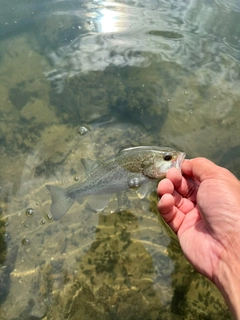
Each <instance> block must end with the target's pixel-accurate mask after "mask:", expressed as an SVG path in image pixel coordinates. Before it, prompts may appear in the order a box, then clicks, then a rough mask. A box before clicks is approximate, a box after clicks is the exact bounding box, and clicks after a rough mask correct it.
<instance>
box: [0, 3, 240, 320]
mask: <svg viewBox="0 0 240 320" xmlns="http://www.w3.org/2000/svg"><path fill="white" fill-rule="evenodd" d="M1 4H2V6H3V7H2V9H1V11H0V21H1V26H0V41H1V42H0V96H1V104H0V124H1V125H0V152H1V153H0V154H1V168H0V181H1V182H0V184H1V193H0V206H1V218H2V219H1V223H0V230H1V232H0V251H1V255H0V263H1V266H2V267H1V275H0V276H1V282H0V302H1V308H0V317H1V319H6V320H12V319H71V320H73V319H123V318H125V319H206V318H207V319H228V318H230V316H229V313H228V311H227V308H226V306H225V304H224V301H223V299H222V298H221V296H220V294H219V293H218V291H217V290H216V288H215V287H214V286H213V285H212V284H210V283H209V282H208V281H207V280H206V279H204V278H203V277H201V276H200V275H198V274H197V273H196V272H195V271H194V270H193V269H192V268H191V266H190V265H189V264H188V263H187V262H186V260H185V258H184V257H183V255H182V253H181V250H180V248H179V246H178V244H177V241H176V238H175V236H174V235H173V234H172V233H171V232H170V231H169V229H168V228H167V227H166V226H165V225H164V223H163V222H162V221H161V219H160V218H159V217H158V214H157V210H156V201H157V199H156V195H155V194H154V193H153V194H152V195H151V196H150V197H149V198H148V199H144V200H141V201H140V200H139V199H138V198H137V197H136V196H135V194H134V193H133V192H129V193H127V194H126V195H125V194H123V195H121V197H120V196H118V197H117V198H114V199H112V201H110V203H109V206H108V207H107V208H106V209H105V212H104V213H100V214H94V213H93V212H92V211H91V210H90V209H89V208H88V207H87V205H86V203H85V202H84V201H83V202H82V203H81V204H78V203H76V204H75V205H74V206H73V207H72V208H71V209H70V210H69V213H68V214H67V215H66V216H64V217H63V218H62V219H61V220H60V221H59V222H57V223H56V222H53V221H52V220H51V216H50V215H49V208H50V202H51V201H50V195H49V193H48V191H47V189H46V187H45V185H46V184H49V183H50V184H55V185H63V186H68V185H70V184H73V183H74V182H75V181H76V180H79V179H81V178H82V177H83V176H84V170H83V168H82V167H81V164H80V161H79V160H80V159H81V158H92V159H100V158H105V157H108V156H109V155H110V154H114V152H116V150H117V149H119V148H120V147H121V146H124V147H126V146H131V145H139V144H145V145H151V144H152V145H165V146H169V147H175V148H178V149H180V150H182V151H185V152H186V153H187V155H188V157H196V156H206V157H208V158H210V159H211V160H213V161H215V162H216V163H218V164H220V165H223V166H225V167H227V168H229V169H230V170H232V171H233V172H234V173H235V174H236V175H237V176H238V177H240V156H239V150H240V145H239V138H238V137H239V126H240V125H239V121H238V119H239V112H240V111H239V110H240V109H239V95H240V92H239V84H240V83H239V72H240V68H239V60H240V49H239V41H240V27H238V25H239V23H238V21H239V18H240V17H239V15H240V6H239V2H238V1H237V0H229V1H221V0H216V1H212V2H211V3H209V2H208V1H197V0H195V1H194V0H192V1H190V0H189V1H173V0H172V1H160V0H159V1H158V0H148V1H141V0H139V1H138V0H135V1H134V0H133V1H108V2H104V1H51V2H49V1H41V2H40V3H39V1H27V0H25V1H24V0H20V1H13V0H12V1H7V2H4V3H3V0H1ZM82 127H84V128H86V129H87V130H84V131H83V130H81V128H82ZM82 132H84V134H82ZM153 190H154V188H153Z"/></svg>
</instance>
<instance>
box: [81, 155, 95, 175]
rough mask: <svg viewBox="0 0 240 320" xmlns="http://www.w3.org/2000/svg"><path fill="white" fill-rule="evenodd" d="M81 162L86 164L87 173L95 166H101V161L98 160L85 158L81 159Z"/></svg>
mask: <svg viewBox="0 0 240 320" xmlns="http://www.w3.org/2000/svg"><path fill="white" fill-rule="evenodd" d="M81 162H82V164H83V166H84V169H85V171H86V173H88V172H89V171H92V170H93V169H94V168H96V167H98V166H99V162H98V161H97V160H92V159H88V158H83V159H81Z"/></svg>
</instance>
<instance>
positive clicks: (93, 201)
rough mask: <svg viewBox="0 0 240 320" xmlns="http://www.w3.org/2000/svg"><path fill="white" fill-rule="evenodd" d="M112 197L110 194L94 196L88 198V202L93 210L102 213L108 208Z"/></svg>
mask: <svg viewBox="0 0 240 320" xmlns="http://www.w3.org/2000/svg"><path fill="white" fill-rule="evenodd" d="M111 196H112V195H110V194H101V195H92V196H90V197H88V199H87V202H88V204H89V205H90V207H91V208H92V209H93V210H95V211H102V210H103V209H104V208H105V207H106V205H107V203H108V201H109V199H110V198H111Z"/></svg>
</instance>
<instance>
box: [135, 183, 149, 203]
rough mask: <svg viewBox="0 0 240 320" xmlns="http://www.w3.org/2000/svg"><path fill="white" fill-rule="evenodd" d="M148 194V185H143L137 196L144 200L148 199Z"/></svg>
mask: <svg viewBox="0 0 240 320" xmlns="http://www.w3.org/2000/svg"><path fill="white" fill-rule="evenodd" d="M147 193H148V183H143V184H142V185H141V186H140V187H139V188H138V189H137V195H138V197H139V198H140V199H143V198H145V197H146V195H147Z"/></svg>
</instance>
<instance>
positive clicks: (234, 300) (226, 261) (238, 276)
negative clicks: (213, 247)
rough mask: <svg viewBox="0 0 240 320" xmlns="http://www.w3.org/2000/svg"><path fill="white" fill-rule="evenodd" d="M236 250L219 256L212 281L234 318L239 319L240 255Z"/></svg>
mask: <svg viewBox="0 0 240 320" xmlns="http://www.w3.org/2000/svg"><path fill="white" fill-rule="evenodd" d="M236 248H237V246H236ZM236 251H238V250H236ZM236 251H235V250H233V252H226V253H224V254H223V255H222V256H221V258H220V260H219V264H218V268H217V270H216V273H215V275H214V277H213V283H214V284H215V285H216V286H217V288H218V289H219V290H220V292H221V293H222V295H223V297H224V299H225V301H226V303H227V305H228V307H229V309H230V311H231V313H232V315H233V316H234V319H240V255H238V252H236Z"/></svg>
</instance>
